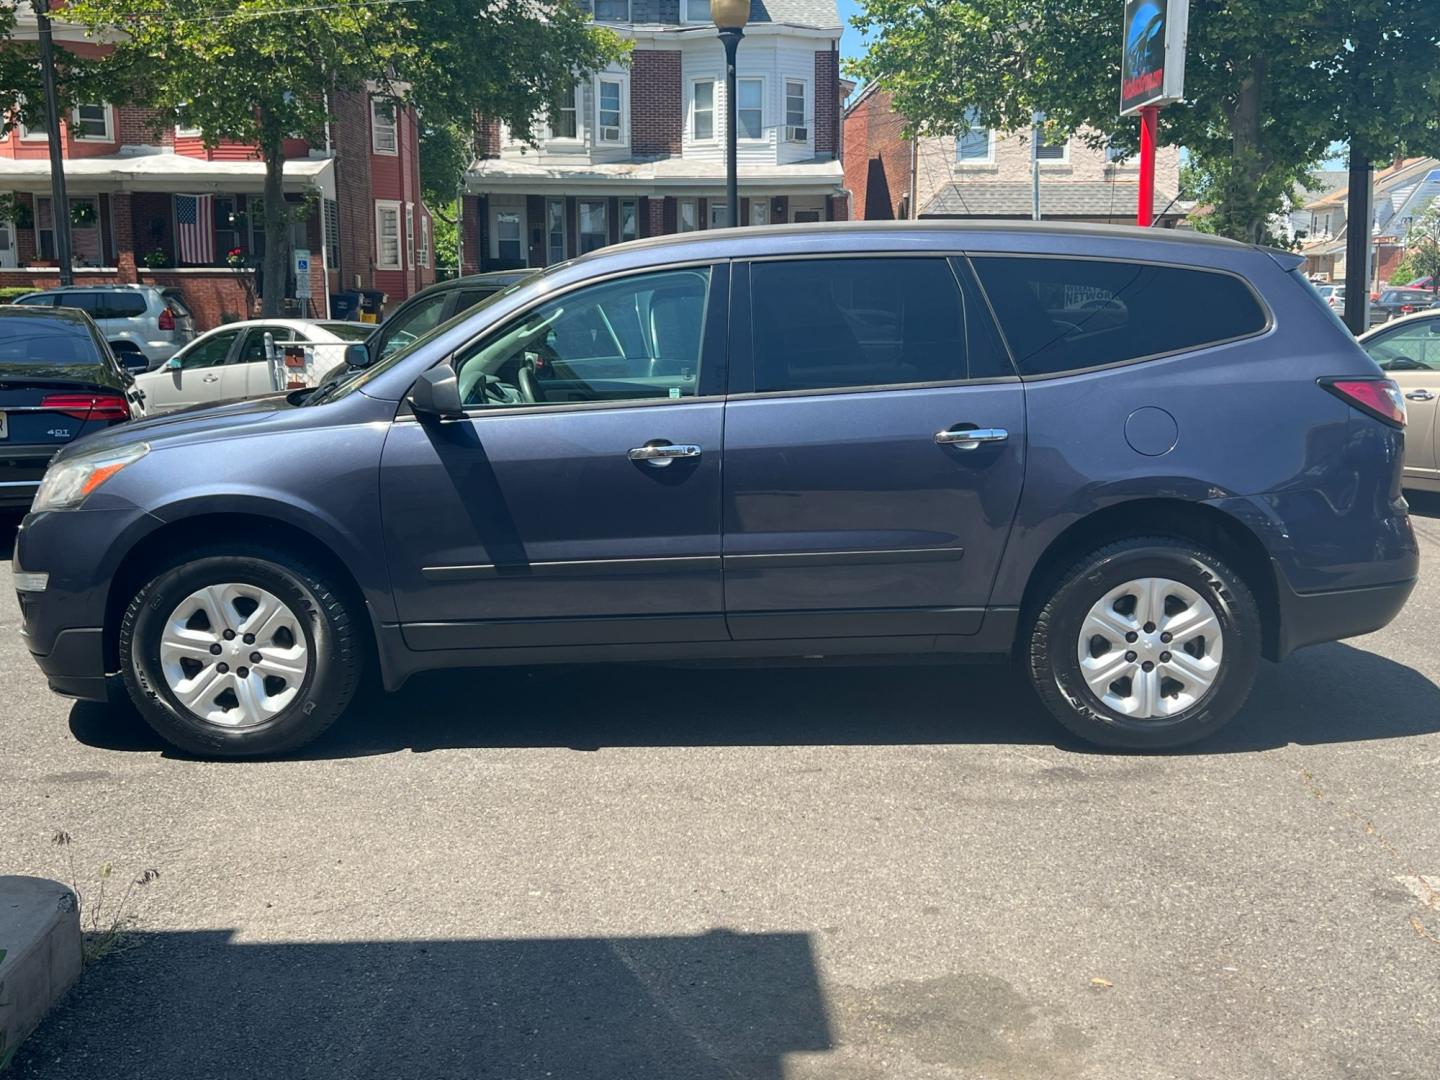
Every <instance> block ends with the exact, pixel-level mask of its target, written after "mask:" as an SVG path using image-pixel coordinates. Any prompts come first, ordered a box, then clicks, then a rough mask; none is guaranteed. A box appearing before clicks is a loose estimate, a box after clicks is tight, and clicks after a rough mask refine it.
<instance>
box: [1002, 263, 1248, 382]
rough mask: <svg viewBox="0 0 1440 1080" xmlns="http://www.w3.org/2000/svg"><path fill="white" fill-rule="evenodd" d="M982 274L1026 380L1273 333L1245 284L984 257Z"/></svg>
mask: <svg viewBox="0 0 1440 1080" xmlns="http://www.w3.org/2000/svg"><path fill="white" fill-rule="evenodd" d="M974 265H975V271H976V273H977V274H978V275H979V277H980V281H981V284H983V285H984V287H985V292H986V293H987V295H988V296H989V298H990V303H991V305H992V306H993V307H994V309H995V314H996V316H997V317H998V318H999V321H1000V329H1001V330H1002V331H1003V332H1004V334H1005V337H1006V338H1007V339H1008V340H1009V342H1010V349H1011V352H1012V353H1014V357H1015V364H1016V366H1017V367H1018V368H1019V369H1020V374H1021V375H1059V374H1064V373H1065V372H1069V371H1081V370H1084V369H1085V368H1093V367H1100V366H1102V365H1105V364H1117V363H1122V362H1124V361H1127V360H1139V359H1141V358H1142V357H1148V356H1161V355H1164V354H1167V353H1174V352H1181V351H1183V350H1186V349H1198V348H1201V347H1203V346H1206V345H1216V344H1219V343H1220V342H1224V341H1231V340H1233V339H1235V338H1241V337H1246V336H1248V335H1250V334H1258V333H1259V332H1260V331H1262V330H1264V329H1265V325H1266V316H1265V311H1264V309H1262V308H1261V306H1260V303H1259V301H1258V300H1256V298H1255V294H1254V293H1253V292H1251V291H1250V289H1249V287H1248V286H1246V285H1245V283H1244V282H1243V281H1241V280H1240V279H1239V278H1236V277H1232V276H1231V275H1229V274H1222V273H1217V272H1214V271H1207V270H1187V269H1183V268H1181V267H1176V266H1156V265H1154V264H1151V263H1129V262H1118V261H1115V260H1109V259H1050V258H1010V257H1004V256H988V255H987V256H981V257H977V258H976V259H975V260H974Z"/></svg>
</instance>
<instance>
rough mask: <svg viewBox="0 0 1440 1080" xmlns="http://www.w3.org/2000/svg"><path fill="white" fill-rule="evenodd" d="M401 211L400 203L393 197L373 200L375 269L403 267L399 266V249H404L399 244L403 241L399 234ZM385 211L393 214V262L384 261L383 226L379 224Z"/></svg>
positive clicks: (398, 268)
mask: <svg viewBox="0 0 1440 1080" xmlns="http://www.w3.org/2000/svg"><path fill="white" fill-rule="evenodd" d="M401 211H402V208H401V206H400V203H399V202H398V201H397V200H395V199H376V200H375V269H376V270H400V269H403V267H401V265H400V253H401V251H403V250H404V249H403V247H402V246H401V245H402V244H403V243H404V239H403V238H402V237H401V235H400V217H401ZM387 213H393V214H394V215H395V261H394V262H386V261H384V260H385V230H384V226H383V225H382V224H381V219H382V217H383V216H384V215H386V214H387Z"/></svg>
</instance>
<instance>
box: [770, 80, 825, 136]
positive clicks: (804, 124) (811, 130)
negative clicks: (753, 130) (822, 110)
mask: <svg viewBox="0 0 1440 1080" xmlns="http://www.w3.org/2000/svg"><path fill="white" fill-rule="evenodd" d="M783 86H784V90H785V100H784V107H783V113H784V116H783V119H784V121H785V123H784V126H783V128H782V134H783V135H784V137H785V138H784V141H785V142H789V143H796V144H798V145H800V146H804V145H806V144H808V143H809V142H810V140H811V139H813V138H814V137H815V125H814V124H813V123H811V119H810V118H811V115H812V110H811V107H810V101H811V98H810V80H809V79H805V78H800V77H797V76H790V75H787V76H785V79H784V83H783ZM792 86H798V87H800V120H801V122H800V123H799V124H791V123H790V87H792ZM797 127H798V128H801V129H803V130H804V132H805V137H804V138H803V139H799V138H792V137H791V135H790V132H791V131H792V130H793V129H794V128H797ZM761 130H764V129H763V128H762V129H761Z"/></svg>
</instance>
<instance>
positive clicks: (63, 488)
mask: <svg viewBox="0 0 1440 1080" xmlns="http://www.w3.org/2000/svg"><path fill="white" fill-rule="evenodd" d="M149 452H150V444H149V443H135V444H134V445H133V446H126V447H124V448H122V449H119V450H107V451H104V452H103V453H99V454H81V455H79V456H78V457H73V458H70V459H69V460H68V461H62V462H60V463H59V464H57V465H51V466H50V468H48V469H46V470H45V479H43V480H41V481H40V490H39V491H37V492H35V501H34V502H33V503H32V504H31V505H30V512H31V513H32V514H38V513H40V512H41V511H42V510H69V509H71V508H72V507H76V506H79V505H80V504H81V503H82V502H84V501H85V498H86V496H88V495H89V494H90V493H91V492H92V491H94V490H95V489H96V488H98V487H99V486H100V485H101V484H103V483H105V481H106V480H109V479H110V478H111V477H112V476H114V475H115V474H116V473H118V472H119V471H120V470H121V469H123V468H125V466H126V465H131V464H134V463H135V462H137V461H139V460H140V459H141V458H143V457H144V456H145V455H146V454H148V453H149Z"/></svg>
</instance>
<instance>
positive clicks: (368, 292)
mask: <svg viewBox="0 0 1440 1080" xmlns="http://www.w3.org/2000/svg"><path fill="white" fill-rule="evenodd" d="M385 300H386V296H385V294H384V293H383V292H381V291H380V290H379V289H361V290H360V321H361V322H364V323H378V322H379V321H380V314H381V312H382V311H383V310H384V308H385Z"/></svg>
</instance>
